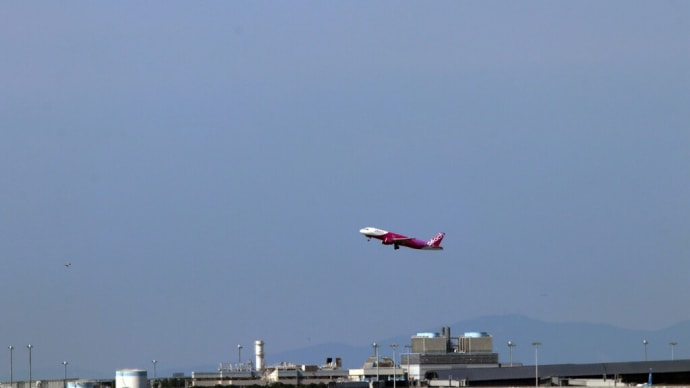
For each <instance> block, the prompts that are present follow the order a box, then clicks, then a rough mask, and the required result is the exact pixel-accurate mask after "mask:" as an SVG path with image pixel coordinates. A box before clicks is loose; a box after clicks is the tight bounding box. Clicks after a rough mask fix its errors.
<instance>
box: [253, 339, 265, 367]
mask: <svg viewBox="0 0 690 388" xmlns="http://www.w3.org/2000/svg"><path fill="white" fill-rule="evenodd" d="M254 354H256V370H257V371H259V372H261V371H263V370H264V341H262V340H256V341H254Z"/></svg>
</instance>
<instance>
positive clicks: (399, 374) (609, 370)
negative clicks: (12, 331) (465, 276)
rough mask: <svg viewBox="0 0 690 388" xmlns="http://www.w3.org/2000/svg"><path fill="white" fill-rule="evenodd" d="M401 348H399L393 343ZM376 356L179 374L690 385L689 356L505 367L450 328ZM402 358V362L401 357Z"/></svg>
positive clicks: (137, 375)
mask: <svg viewBox="0 0 690 388" xmlns="http://www.w3.org/2000/svg"><path fill="white" fill-rule="evenodd" d="M390 346H391V347H393V348H394V352H395V351H396V350H397V348H398V345H395V344H393V345H390ZM378 347H379V345H377V344H373V349H372V350H373V353H374V354H373V355H372V356H370V357H369V358H367V359H366V360H365V361H364V364H363V365H362V368H358V369H349V370H348V369H343V368H342V360H341V359H340V358H337V357H335V358H333V357H328V358H326V359H325V363H324V364H323V365H304V364H293V363H287V362H283V363H280V364H277V365H272V366H267V365H266V364H265V359H264V343H263V341H261V340H257V341H255V342H254V353H255V358H254V361H247V362H245V363H237V364H230V363H222V364H220V365H219V367H218V370H217V371H214V372H192V373H191V376H188V377H185V376H175V377H174V378H177V379H180V380H179V382H180V383H183V384H184V386H185V387H213V386H217V385H221V386H228V385H233V386H251V385H272V384H275V383H281V384H288V385H309V384H319V383H323V384H328V385H329V387H331V388H373V387H374V386H376V387H387V388H390V387H396V386H400V387H409V386H416V387H422V386H423V387H461V386H496V387H498V386H504V387H506V386H510V387H515V386H535V385H539V386H586V387H617V386H637V385H651V384H650V383H653V384H654V385H674V386H690V360H671V361H640V362H616V363H593V364H560V365H521V364H518V363H512V362H511V363H510V364H501V363H500V362H499V357H498V354H497V353H495V352H494V351H493V337H492V336H491V335H490V334H489V333H485V332H467V333H463V334H462V335H460V336H453V335H451V331H450V328H449V327H442V328H441V331H440V332H438V333H435V332H434V333H428V332H425V333H417V334H416V335H414V336H412V337H411V339H410V344H409V345H403V346H401V348H405V349H406V350H407V351H404V352H402V353H401V354H400V355H399V357H398V354H397V353H394V357H393V358H390V357H385V356H380V355H379V353H378ZM397 358H399V362H396V361H397V360H396V359H397ZM160 380H161V379H153V380H152V379H149V378H148V377H147V372H146V370H143V369H123V370H118V371H117V372H116V375H115V379H114V380H94V381H85V380H77V379H70V380H67V379H55V380H48V381H45V380H44V381H41V382H39V381H34V382H32V384H28V383H27V382H23V381H14V382H13V383H12V384H11V385H10V384H2V386H1V387H0V388H64V387H65V386H66V387H67V388H149V387H150V388H156V387H158V386H160V385H159V383H160Z"/></svg>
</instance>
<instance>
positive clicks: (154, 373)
mask: <svg viewBox="0 0 690 388" xmlns="http://www.w3.org/2000/svg"><path fill="white" fill-rule="evenodd" d="M151 363H152V364H153V380H154V381H155V380H156V377H157V373H156V372H157V371H156V364H158V360H151Z"/></svg>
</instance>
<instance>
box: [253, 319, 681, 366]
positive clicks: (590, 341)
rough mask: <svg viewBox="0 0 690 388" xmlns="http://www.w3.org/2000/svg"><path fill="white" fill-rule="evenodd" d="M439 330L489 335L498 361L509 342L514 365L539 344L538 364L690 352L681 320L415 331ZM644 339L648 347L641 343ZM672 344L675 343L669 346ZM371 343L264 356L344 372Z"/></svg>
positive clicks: (518, 323)
mask: <svg viewBox="0 0 690 388" xmlns="http://www.w3.org/2000/svg"><path fill="white" fill-rule="evenodd" d="M442 326H449V327H450V328H451V335H452V336H453V337H457V336H462V335H463V334H464V333H466V332H487V333H489V334H490V335H491V336H492V337H493V349H494V352H496V353H499V362H501V363H503V364H507V363H509V362H510V360H509V359H510V352H509V350H508V346H507V343H508V341H512V342H513V343H515V344H516V346H515V347H514V348H513V362H514V363H522V364H524V365H534V362H535V351H534V347H533V346H532V345H531V344H532V343H533V342H536V341H538V342H540V343H541V346H540V347H539V353H538V357H539V360H538V361H539V364H568V363H574V364H580V363H596V362H623V361H643V360H644V359H645V355H646V357H647V359H648V360H650V361H652V360H670V359H671V356H672V353H673V356H674V358H675V359H676V360H678V359H686V358H688V357H689V354H690V351H689V349H690V321H684V322H680V323H678V324H675V325H673V326H670V327H667V328H664V329H660V330H654V331H649V330H632V329H624V328H619V327H615V326H612V325H607V324H599V323H587V322H544V321H540V320H536V319H532V318H528V317H525V316H522V315H492V316H486V317H481V318H476V319H470V320H464V321H460V322H456V323H454V324H450V325H449V324H444V323H440V324H439V326H438V327H435V328H420V330H418V332H440V331H441V327H442ZM415 334H416V332H415V333H406V334H398V335H394V336H391V337H390V338H387V339H380V340H376V341H377V342H379V343H380V344H381V347H380V348H379V354H380V355H382V356H387V357H393V350H392V349H390V348H389V346H388V345H389V344H392V343H397V344H399V345H400V346H399V348H398V353H397V355H398V360H399V359H400V358H399V357H400V354H401V353H404V352H406V351H407V349H405V348H404V345H407V344H410V342H411V340H410V339H411V337H412V336H414V335H415ZM643 340H647V345H646V346H645V345H644V344H643V342H642V341H643ZM671 342H676V343H677V345H675V346H673V347H672V346H671V345H670V343H671ZM372 352H373V350H372V347H371V345H370V344H366V345H362V346H356V345H352V344H344V343H338V342H332V343H323V344H318V345H313V346H308V347H304V348H298V349H293V350H289V351H284V352H280V353H276V354H267V355H266V359H267V361H268V363H269V365H271V364H272V363H278V362H283V361H285V362H291V363H294V364H310V365H322V364H325V362H326V358H327V357H340V358H341V359H342V363H343V367H344V368H361V367H362V364H364V361H365V360H366V359H367V357H369V356H371V355H372Z"/></svg>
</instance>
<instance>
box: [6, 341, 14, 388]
mask: <svg viewBox="0 0 690 388" xmlns="http://www.w3.org/2000/svg"><path fill="white" fill-rule="evenodd" d="M7 349H9V350H10V388H12V383H14V381H13V380H14V375H13V372H12V369H13V368H12V351H13V350H14V346H12V345H10V346H8V347H7Z"/></svg>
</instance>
